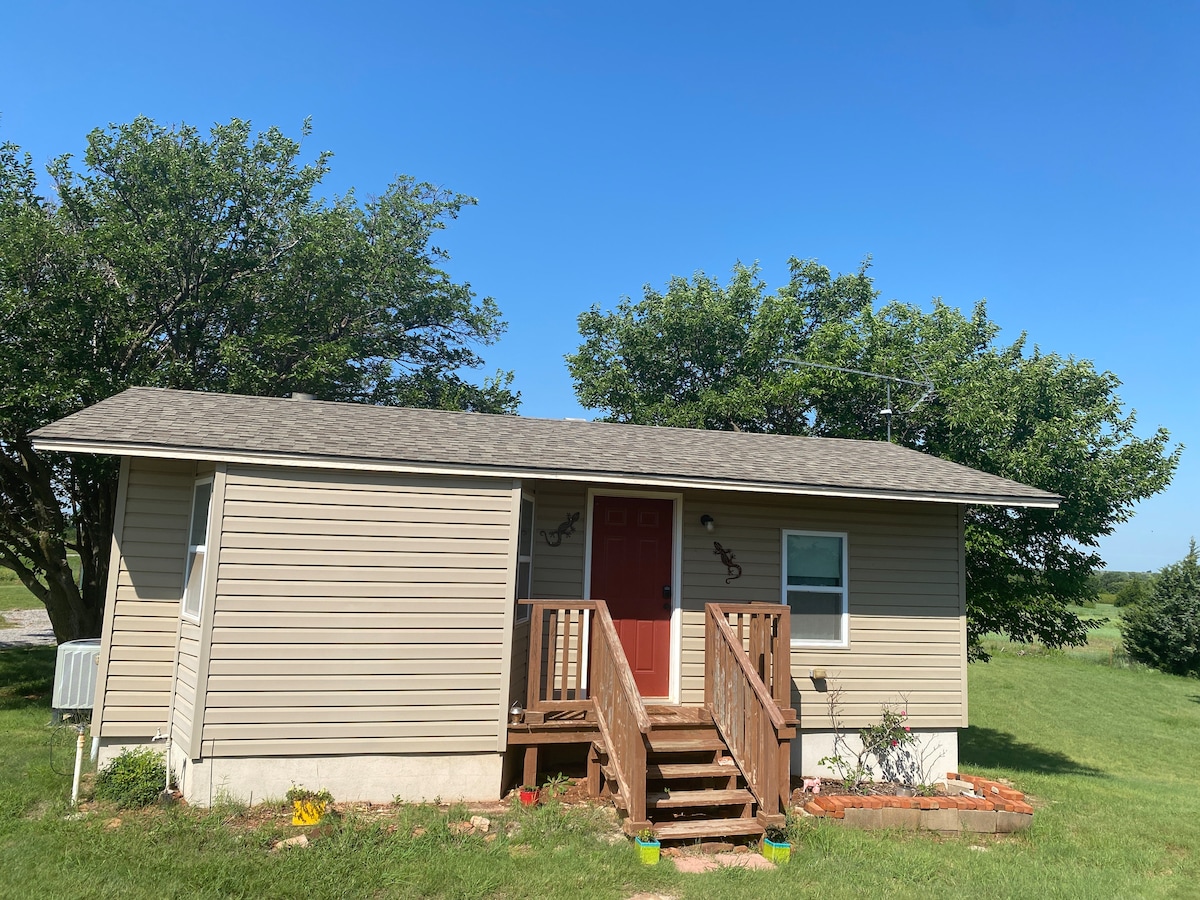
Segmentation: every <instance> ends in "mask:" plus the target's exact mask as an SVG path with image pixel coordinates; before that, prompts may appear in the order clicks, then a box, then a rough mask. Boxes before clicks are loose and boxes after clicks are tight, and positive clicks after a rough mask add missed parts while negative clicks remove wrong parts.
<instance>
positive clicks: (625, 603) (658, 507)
mask: <svg viewBox="0 0 1200 900" xmlns="http://www.w3.org/2000/svg"><path fill="white" fill-rule="evenodd" d="M673 511H674V501H671V500H658V499H652V498H649V497H596V498H595V506H594V507H593V508H592V516H593V517H592V584H591V596H592V597H594V598H596V599H599V600H603V601H604V602H605V603H607V604H608V610H609V612H610V613H611V614H612V618H613V624H615V625H616V626H617V634H618V635H620V638H621V646H622V647H623V648H624V649H625V657H626V658H627V659H628V660H629V667H630V668H631V669H632V670H633V680H634V681H635V682H636V683H637V686H638V689H639V690H640V691H641V692H642V696H644V697H666V696H667V694H668V692H669V691H670V684H671V606H672V602H671V598H672V597H673V596H674V586H673V585H672V584H671V570H672V554H671V535H672V532H673V530H674V529H673V525H672V520H673V515H672V513H673Z"/></svg>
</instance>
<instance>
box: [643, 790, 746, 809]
mask: <svg viewBox="0 0 1200 900" xmlns="http://www.w3.org/2000/svg"><path fill="white" fill-rule="evenodd" d="M753 802H754V795H753V794H751V793H750V792H749V791H745V790H737V789H735V790H723V791H717V790H705V791H671V792H670V793H668V792H666V791H662V792H656V793H653V794H647V795H646V806H648V807H650V808H651V809H674V808H680V807H688V806H729V805H731V804H734V803H739V804H741V803H753Z"/></svg>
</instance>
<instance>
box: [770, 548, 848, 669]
mask: <svg viewBox="0 0 1200 900" xmlns="http://www.w3.org/2000/svg"><path fill="white" fill-rule="evenodd" d="M791 535H796V536H799V537H833V538H839V539H840V540H841V542H842V584H841V586H840V587H829V586H824V585H816V584H805V585H799V584H796V585H789V584H788V537H790V536H791ZM779 569H780V581H782V582H783V584H782V588H783V589H782V592H781V595H780V601H781V602H782V603H783V605H784V606H787V605H788V591H789V590H803V591H804V592H805V593H815V594H838V595H840V596H841V598H842V611H841V637H840V638H839V639H838V640H832V641H830V640H817V639H805V638H792V646H793V647H849V646H850V535H849V534H848V533H846V532H844V531H809V530H806V529H799V528H793V529H784V530H783V536H782V539H781V541H780V557H779Z"/></svg>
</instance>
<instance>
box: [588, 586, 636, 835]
mask: <svg viewBox="0 0 1200 900" xmlns="http://www.w3.org/2000/svg"><path fill="white" fill-rule="evenodd" d="M593 626H594V627H593V630H592V684H593V688H592V696H593V697H594V698H595V702H596V721H597V724H599V726H600V734H601V735H602V736H603V738H604V745H605V748H606V749H607V751H608V760H609V764H610V766H611V767H612V768H613V769H615V771H616V776H617V787H618V790H619V792H620V794H621V797H622V801H623V804H622V805H623V806H624V807H625V811H626V813H627V815H628V818H627V819H626V820H625V824H626V828H627V829H632V830H638V829H641V828H643V827H646V826H647V825H648V824H649V822H648V821H647V819H646V745H647V737H648V735H649V734H650V717H649V716H648V715H647V713H646V706H645V704H644V703H643V702H642V695H641V693H640V692H639V691H638V689H637V685H636V684H635V683H634V681H633V673H632V672H630V670H629V663H628V662H627V661H626V659H625V650H624V649H623V648H622V647H621V639H620V637H618V635H617V629H616V626H615V625H613V620H612V617H611V616H609V614H608V606H607V605H606V604H605V603H604V601H603V600H597V601H596V614H595V617H594V619H593Z"/></svg>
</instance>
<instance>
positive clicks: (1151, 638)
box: [1121, 539, 1200, 677]
mask: <svg viewBox="0 0 1200 900" xmlns="http://www.w3.org/2000/svg"><path fill="white" fill-rule="evenodd" d="M1121 637H1122V641H1123V643H1124V644H1125V649H1126V651H1127V652H1128V653H1129V656H1130V657H1131V658H1132V659H1134V660H1136V661H1137V662H1141V663H1145V664H1146V665H1148V666H1153V667H1154V668H1156V669H1161V670H1162V671H1164V672H1169V673H1171V674H1173V675H1191V676H1192V677H1200V554H1198V553H1197V551H1196V541H1195V540H1194V539H1193V540H1192V542H1191V546H1190V547H1189V549H1188V553H1187V556H1185V557H1184V558H1183V559H1182V560H1180V561H1179V562H1177V563H1174V564H1173V565H1170V566H1167V567H1166V568H1164V569H1163V570H1162V572H1161V573H1160V574H1159V576H1158V578H1157V579H1155V582H1154V589H1153V592H1152V593H1151V594H1150V596H1149V597H1147V598H1146V599H1144V600H1142V601H1141V602H1140V603H1136V604H1134V605H1133V606H1130V607H1127V608H1126V610H1125V612H1124V614H1123V616H1122V622H1121Z"/></svg>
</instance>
